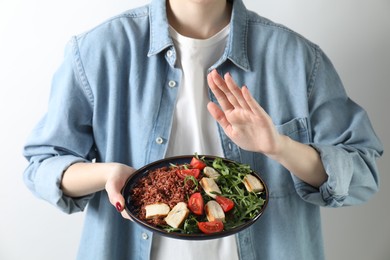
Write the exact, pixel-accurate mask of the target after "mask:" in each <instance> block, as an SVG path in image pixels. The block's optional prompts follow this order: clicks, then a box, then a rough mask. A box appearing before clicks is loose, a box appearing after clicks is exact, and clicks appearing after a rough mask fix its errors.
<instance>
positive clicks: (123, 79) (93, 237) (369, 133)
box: [24, 0, 382, 260]
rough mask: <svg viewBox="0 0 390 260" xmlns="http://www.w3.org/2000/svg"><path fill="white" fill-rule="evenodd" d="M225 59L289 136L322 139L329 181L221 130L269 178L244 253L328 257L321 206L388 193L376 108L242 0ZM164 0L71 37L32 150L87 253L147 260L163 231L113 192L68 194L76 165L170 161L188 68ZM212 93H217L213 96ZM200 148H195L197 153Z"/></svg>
mask: <svg viewBox="0 0 390 260" xmlns="http://www.w3.org/2000/svg"><path fill="white" fill-rule="evenodd" d="M232 2H233V3H232V4H233V11H232V12H233V13H232V18H231V24H230V26H231V31H230V35H229V39H228V43H227V46H226V49H225V52H224V54H223V55H222V57H221V58H220V59H219V60H218V61H217V63H216V64H214V65H213V66H212V67H210V68H209V71H211V70H212V69H217V71H218V72H219V73H221V74H224V73H226V72H229V73H230V74H231V75H232V76H233V78H234V79H235V80H236V82H237V84H238V85H246V86H248V88H249V90H250V92H251V93H252V95H253V96H254V97H255V98H256V100H257V101H258V102H259V103H260V104H261V106H262V107H263V108H264V109H265V110H266V111H267V113H269V115H270V116H271V118H272V119H273V122H274V124H275V125H276V126H277V129H278V131H279V132H280V133H282V134H285V135H288V136H289V137H291V138H292V139H294V140H297V141H299V142H302V143H305V144H309V145H311V146H313V147H314V148H315V149H316V150H317V151H318V152H319V154H320V156H321V158H322V161H323V164H324V166H325V169H326V172H327V174H328V176H329V178H328V181H327V182H326V183H324V184H323V185H322V186H321V187H320V188H319V189H317V188H314V187H312V186H310V185H308V184H306V183H304V182H302V181H301V180H299V179H298V178H296V177H294V175H293V174H292V173H290V172H288V171H287V170H286V169H285V168H284V167H282V166H281V165H280V164H278V163H276V162H275V161H272V160H270V159H268V158H267V157H265V156H263V155H262V154H258V153H253V152H248V151H244V150H242V149H240V148H239V147H238V146H236V145H235V144H234V143H233V142H232V141H231V140H229V138H228V137H227V136H226V135H225V134H224V133H223V131H222V129H219V132H220V138H221V142H222V146H223V151H224V155H225V157H226V158H229V159H233V160H237V161H239V162H242V163H247V164H249V165H251V167H252V168H253V169H254V170H256V171H257V172H258V173H259V174H260V175H261V176H262V178H263V179H264V180H265V182H266V183H267V184H268V187H269V191H270V198H269V203H268V208H267V209H266V211H265V213H264V215H263V216H262V217H261V218H260V219H259V220H258V221H257V222H256V223H255V224H254V225H253V226H251V227H250V228H248V229H246V230H244V231H242V232H240V233H238V234H237V235H236V236H237V241H238V248H239V256H240V259H242V260H257V259H261V260H267V259H268V260H283V259H288V260H321V259H325V255H324V250H323V240H322V233H321V218H320V206H325V207H341V206H346V205H356V204H360V203H363V202H365V201H367V200H368V199H369V198H370V197H371V196H372V195H373V194H374V193H375V192H376V191H377V190H378V173H377V166H376V164H375V160H376V158H377V157H379V156H380V155H381V154H382V145H381V143H380V141H379V140H378V138H377V136H376V134H375V133H374V130H373V129H372V126H371V123H370V121H369V119H368V117H367V113H366V112H365V111H364V110H363V109H362V108H361V107H360V106H359V105H357V104H356V103H354V102H353V101H352V100H351V99H350V98H349V97H348V96H347V94H346V91H345V90H344V87H343V85H342V82H341V80H340V78H339V76H338V74H337V72H336V71H335V68H334V67H333V65H332V63H331V61H330V60H329V59H328V57H327V56H326V55H325V54H324V53H323V51H322V50H321V49H320V48H319V47H318V46H317V45H316V44H313V43H312V42H310V41H309V40H307V39H305V38H304V37H302V36H301V35H299V34H297V33H296V32H293V31H292V30H290V29H288V28H286V27H285V26H283V25H280V24H276V23H274V22H272V21H270V20H268V19H266V18H263V17H261V16H259V15H258V14H256V13H254V12H251V11H249V10H247V9H246V8H245V6H244V4H243V2H242V1H241V0H234V1H232ZM175 60H176V52H175V46H174V44H173V41H172V39H171V38H170V36H169V32H168V23H167V17H166V7H165V1H163V0H152V2H151V3H150V4H149V5H146V6H143V7H139V8H136V9H133V10H129V11H127V12H124V13H122V14H120V15H118V16H116V17H113V18H111V19H109V20H107V21H105V22H104V23H102V24H100V25H98V26H97V27H95V28H93V29H91V30H89V31H87V32H85V33H83V34H81V35H77V36H75V37H73V38H72V39H71V40H70V42H69V43H68V45H67V47H66V51H65V56H64V60H63V63H62V64H61V66H60V67H59V68H58V70H57V72H56V73H55V75H54V78H53V81H52V89H51V95H50V102H49V106H48V111H47V113H46V115H45V116H44V117H43V118H42V120H41V121H40V122H39V123H38V124H37V126H36V127H35V128H34V130H33V132H32V134H31V136H30V137H29V138H28V140H27V142H26V145H25V147H24V156H25V157H26V158H27V159H28V160H29V162H30V164H29V166H28V168H27V169H26V171H25V173H24V181H25V183H26V185H27V186H28V187H29V188H30V189H31V191H32V192H33V193H34V194H36V195H37V196H38V197H40V198H42V199H44V200H47V201H48V202H50V203H51V204H53V205H55V206H56V207H58V208H60V209H61V210H62V211H64V212H66V213H69V214H70V213H75V212H79V211H84V210H86V216H85V226H84V230H83V234H82V238H81V242H80V248H79V253H78V257H79V259H80V260H88V259H93V260H100V259H101V260H103V259H105V260H112V259H115V260H119V259H145V260H146V259H149V256H150V248H151V242H152V237H153V234H152V233H151V232H149V231H147V230H145V229H143V228H142V227H140V226H139V225H137V224H135V223H133V222H131V221H128V220H125V219H123V218H122V217H121V215H120V214H118V213H117V212H116V210H115V208H114V207H113V206H112V205H111V204H110V203H109V201H108V198H107V193H106V192H105V191H101V192H98V193H96V194H92V195H90V196H85V197H82V198H70V197H67V196H65V195H64V194H63V193H62V191H61V189H60V182H61V176H62V173H63V172H64V171H65V170H66V169H67V167H69V165H71V164H73V163H75V162H80V161H85V162H89V161H92V160H96V161H97V162H120V163H124V164H127V165H130V166H132V167H134V168H136V169H137V168H140V167H142V166H144V165H146V164H148V163H150V162H153V161H156V160H159V159H162V158H164V155H165V151H166V149H167V143H168V138H169V136H170V131H171V123H172V115H173V111H174V107H175V102H176V96H177V92H178V89H177V86H179V85H180V84H170V82H172V81H174V82H176V83H179V82H180V80H181V78H180V75H181V71H180V70H179V69H178V68H176V67H175ZM210 98H211V100H214V101H215V97H214V96H213V95H212V93H211V92H210ZM194 152H196V151H194Z"/></svg>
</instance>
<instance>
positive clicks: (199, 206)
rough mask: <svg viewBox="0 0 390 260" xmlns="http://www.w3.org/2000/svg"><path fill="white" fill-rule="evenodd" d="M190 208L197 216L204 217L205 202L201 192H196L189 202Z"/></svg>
mask: <svg viewBox="0 0 390 260" xmlns="http://www.w3.org/2000/svg"><path fill="white" fill-rule="evenodd" d="M188 208H189V209H190V210H191V212H192V213H194V214H196V215H203V208H204V201H203V198H202V195H201V194H200V192H195V193H194V194H192V195H191V197H190V199H189V200H188Z"/></svg>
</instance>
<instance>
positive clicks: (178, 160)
mask: <svg viewBox="0 0 390 260" xmlns="http://www.w3.org/2000/svg"><path fill="white" fill-rule="evenodd" d="M192 157H193V155H183V156H176V157H170V158H166V159H162V160H159V161H156V162H153V163H150V164H148V165H146V166H144V167H142V168H140V169H139V170H137V171H136V172H135V173H134V174H133V175H132V176H131V177H130V178H129V179H128V180H127V181H126V184H125V186H124V188H123V190H122V195H123V196H124V198H125V210H126V211H127V213H128V214H129V215H130V217H131V218H132V219H133V220H134V221H135V222H136V223H138V224H140V225H141V226H143V227H144V228H146V229H148V230H150V231H152V232H156V233H159V234H160V235H163V236H167V237H170V238H176V239H185V240H206V239H214V238H221V237H224V236H229V235H232V234H235V233H237V232H239V231H241V230H243V229H245V228H247V227H249V226H251V225H252V224H253V223H255V222H256V221H257V220H258V219H259V218H260V216H261V215H262V214H263V212H264V210H265V208H266V206H267V204H268V188H267V185H266V184H265V182H264V181H263V179H262V178H261V177H260V176H259V175H258V174H257V173H255V172H252V174H253V175H254V176H255V177H257V178H258V179H259V180H260V181H261V183H262V184H263V186H264V191H263V195H262V198H263V199H264V200H265V202H264V205H263V206H262V209H261V211H260V212H259V214H258V215H256V216H255V217H254V218H253V219H251V220H250V221H247V222H245V223H244V224H242V225H240V226H238V227H236V228H234V229H230V230H227V231H222V232H219V233H214V234H203V233H196V234H183V233H179V232H167V231H165V230H163V229H161V228H158V227H155V226H153V225H151V224H149V223H147V222H145V221H142V220H140V219H139V218H137V217H136V216H135V215H134V214H133V211H134V207H133V206H132V203H131V196H130V194H131V193H130V191H131V190H132V189H133V187H134V186H135V185H136V184H137V183H138V182H139V179H140V178H142V177H144V176H146V175H147V174H148V173H149V171H151V170H154V169H158V168H161V167H164V166H169V165H170V164H185V163H190V161H191V159H192ZM199 157H204V158H205V159H206V160H211V161H213V160H214V159H215V158H217V157H215V156H208V155H199ZM222 160H223V161H224V162H227V163H229V162H233V163H234V161H231V160H228V159H222Z"/></svg>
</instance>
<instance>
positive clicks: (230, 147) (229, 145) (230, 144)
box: [228, 143, 233, 151]
mask: <svg viewBox="0 0 390 260" xmlns="http://www.w3.org/2000/svg"><path fill="white" fill-rule="evenodd" d="M228 148H229V150H230V151H231V150H232V148H233V147H232V143H228Z"/></svg>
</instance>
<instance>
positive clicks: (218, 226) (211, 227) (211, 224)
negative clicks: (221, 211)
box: [198, 220, 223, 234]
mask: <svg viewBox="0 0 390 260" xmlns="http://www.w3.org/2000/svg"><path fill="white" fill-rule="evenodd" d="M198 227H199V229H200V230H201V231H202V232H203V233H205V234H212V233H217V232H221V231H223V222H222V221H220V220H215V221H207V222H198Z"/></svg>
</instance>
